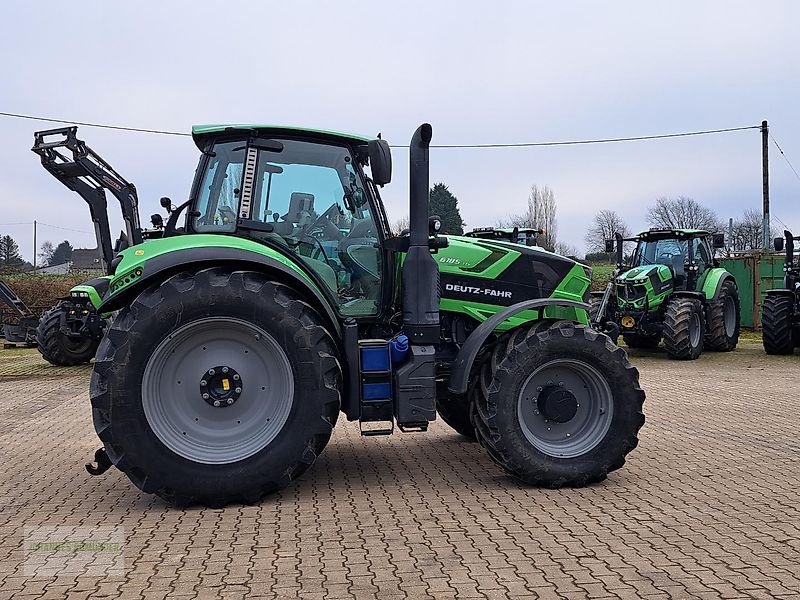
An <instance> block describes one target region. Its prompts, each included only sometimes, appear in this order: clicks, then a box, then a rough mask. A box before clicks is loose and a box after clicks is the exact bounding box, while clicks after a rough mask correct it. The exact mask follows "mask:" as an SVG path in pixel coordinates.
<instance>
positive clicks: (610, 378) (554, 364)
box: [473, 323, 645, 488]
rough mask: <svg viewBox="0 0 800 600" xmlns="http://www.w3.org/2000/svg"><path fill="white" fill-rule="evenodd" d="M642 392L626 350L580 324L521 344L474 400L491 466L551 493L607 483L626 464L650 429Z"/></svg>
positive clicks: (563, 326) (525, 339)
mask: <svg viewBox="0 0 800 600" xmlns="http://www.w3.org/2000/svg"><path fill="white" fill-rule="evenodd" d="M644 398H645V395H644V392H643V391H642V389H641V388H640V387H639V373H638V371H637V370H636V369H635V368H634V367H633V366H631V364H630V363H629V362H628V358H627V355H626V354H625V351H624V350H622V349H621V348H619V347H618V346H616V345H614V344H613V343H612V342H611V340H610V339H609V338H608V336H606V335H603V334H602V333H599V332H597V331H595V330H593V329H590V328H588V327H585V326H582V325H572V324H564V323H559V324H558V325H557V326H554V327H550V328H548V329H545V330H543V331H542V330H539V331H536V332H533V333H530V335H528V336H522V338H517V343H516V344H514V346H513V347H512V348H511V349H510V350H509V351H508V352H507V353H506V354H505V355H504V357H503V359H502V360H501V361H500V362H499V364H498V365H497V367H496V368H495V369H494V371H493V373H492V378H491V383H490V385H489V386H488V394H487V393H483V392H482V391H481V390H480V389H479V390H478V393H476V394H475V396H474V398H473V402H474V405H473V420H474V423H475V431H476V434H477V437H478V439H479V441H480V442H481V445H482V446H484V447H485V448H486V449H487V450H488V452H489V455H490V456H491V457H492V459H493V460H494V461H495V462H496V463H497V464H499V465H500V466H501V467H503V469H505V470H506V471H507V472H508V473H510V474H511V475H513V476H514V477H516V478H517V479H520V480H521V481H523V482H525V483H528V484H532V485H541V486H545V487H550V488H559V487H563V486H582V485H587V484H590V483H594V482H598V481H602V480H604V479H605V478H606V477H607V476H608V473H610V472H612V471H614V470H616V469H619V468H620V467H622V466H623V464H624V463H625V456H626V455H627V454H628V453H629V452H630V451H631V450H633V449H634V448H635V447H636V445H637V444H638V437H637V435H638V432H639V429H640V428H641V427H642V425H643V424H644V415H643V413H642V404H643V402H644Z"/></svg>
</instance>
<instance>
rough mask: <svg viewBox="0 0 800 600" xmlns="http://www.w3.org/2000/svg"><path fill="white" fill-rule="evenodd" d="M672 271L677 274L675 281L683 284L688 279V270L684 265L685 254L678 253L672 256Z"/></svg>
mask: <svg viewBox="0 0 800 600" xmlns="http://www.w3.org/2000/svg"><path fill="white" fill-rule="evenodd" d="M671 267H672V272H673V273H674V276H675V283H676V284H681V283H683V282H684V281H685V280H686V270H685V267H684V260H683V256H682V255H680V254H678V255H677V256H673V257H672V265H671Z"/></svg>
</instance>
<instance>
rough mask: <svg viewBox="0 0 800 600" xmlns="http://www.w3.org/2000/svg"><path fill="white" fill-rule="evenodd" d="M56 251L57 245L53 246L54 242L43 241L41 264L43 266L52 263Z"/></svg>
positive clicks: (40, 252) (40, 256) (40, 251)
mask: <svg viewBox="0 0 800 600" xmlns="http://www.w3.org/2000/svg"><path fill="white" fill-rule="evenodd" d="M55 251H56V247H55V246H53V242H49V241H48V242H43V243H42V245H41V248H40V250H39V264H40V265H41V266H43V267H47V266H48V265H50V261H51V260H52V258H53V253H54V252H55Z"/></svg>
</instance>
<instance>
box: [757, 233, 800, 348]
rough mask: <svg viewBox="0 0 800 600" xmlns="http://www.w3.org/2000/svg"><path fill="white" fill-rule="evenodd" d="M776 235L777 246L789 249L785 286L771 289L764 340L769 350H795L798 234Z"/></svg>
mask: <svg viewBox="0 0 800 600" xmlns="http://www.w3.org/2000/svg"><path fill="white" fill-rule="evenodd" d="M783 235H784V237H785V238H786V244H785V245H784V238H775V250H777V251H778V252H781V251H783V250H784V248H785V250H786V259H785V262H784V265H783V272H784V274H785V275H784V283H783V287H782V288H780V289H776V290H769V291H767V296H766V298H764V310H763V313H762V317H761V326H762V328H763V331H762V341H763V343H764V350H765V351H766V353H767V354H791V353H792V352H794V349H795V348H797V347H799V346H800V261H798V260H797V257H796V256H795V253H794V239H795V238H794V236H793V235H792V234H791V232H789V231H784V232H783Z"/></svg>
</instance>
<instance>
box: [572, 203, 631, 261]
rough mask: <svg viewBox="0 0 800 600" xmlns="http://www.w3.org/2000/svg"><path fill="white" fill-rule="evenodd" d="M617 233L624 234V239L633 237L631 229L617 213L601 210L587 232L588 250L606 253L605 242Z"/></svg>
mask: <svg viewBox="0 0 800 600" xmlns="http://www.w3.org/2000/svg"><path fill="white" fill-rule="evenodd" d="M615 233H619V234H622V237H630V236H631V230H630V227H628V224H627V223H626V222H625V220H624V219H623V218H622V217H620V216H619V215H618V214H617V212H616V211H614V210H606V209H604V210H601V211H600V212H599V213H597V214H596V215H595V216H594V219H593V220H592V224H591V226H590V227H589V231H587V232H586V237H585V238H584V239H585V240H586V248H587V249H588V251H589V252H605V249H606V243H605V241H606V240H610V239H613V237H614V234H615Z"/></svg>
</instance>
